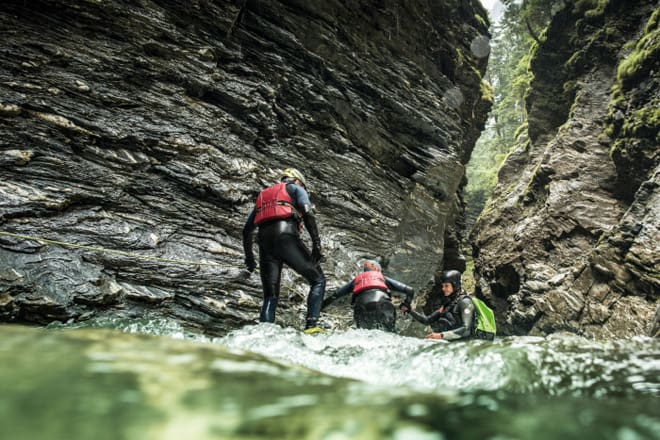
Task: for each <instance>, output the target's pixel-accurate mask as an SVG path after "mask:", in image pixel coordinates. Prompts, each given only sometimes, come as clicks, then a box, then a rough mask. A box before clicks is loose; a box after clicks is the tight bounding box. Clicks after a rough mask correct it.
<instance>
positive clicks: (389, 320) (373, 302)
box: [323, 277, 415, 332]
mask: <svg viewBox="0 0 660 440" xmlns="http://www.w3.org/2000/svg"><path fill="white" fill-rule="evenodd" d="M384 278H385V284H387V287H388V289H390V290H394V291H397V292H402V293H405V294H406V299H405V300H404V301H403V304H406V305H407V306H408V307H410V302H411V301H412V298H413V295H414V294H415V292H414V290H413V289H412V287H410V286H408V285H406V284H403V283H401V282H399V281H397V280H394V279H392V278H388V277H384ZM354 282H355V279H353V280H351V281H350V282H349V283H347V284H345V285H344V286H342V287H341V288H340V289H339V290H337V291H336V292H335V293H334V294H333V295H332V296H331V297H328V298H327V299H326V301H324V303H323V304H324V306H325V305H328V304H329V303H330V302H332V301H334V300H335V299H337V298H341V297H342V296H345V295H347V294H349V293H351V292H353V288H354ZM351 304H352V305H353V318H354V319H355V324H356V325H357V326H358V328H366V329H377V330H385V331H389V332H393V331H395V324H396V309H395V308H394V304H392V299H391V298H390V295H389V294H388V292H385V291H383V290H381V289H368V290H365V291H363V292H360V293H358V294H355V295H353V297H352V298H351Z"/></svg>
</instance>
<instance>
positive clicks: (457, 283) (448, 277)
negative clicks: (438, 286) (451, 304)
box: [440, 270, 461, 295]
mask: <svg viewBox="0 0 660 440" xmlns="http://www.w3.org/2000/svg"><path fill="white" fill-rule="evenodd" d="M440 282H441V283H443V284H444V283H449V284H451V286H452V287H453V288H454V295H458V294H459V293H460V292H461V273H460V272H459V271H457V270H448V271H446V272H443V273H442V278H441V279H440Z"/></svg>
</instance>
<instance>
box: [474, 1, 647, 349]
mask: <svg viewBox="0 0 660 440" xmlns="http://www.w3.org/2000/svg"><path fill="white" fill-rule="evenodd" d="M601 6H603V8H602V9H599V8H597V7H595V8H594V9H590V8H591V6H589V5H588V2H583V3H581V4H577V5H573V4H569V5H568V6H566V8H565V9H564V10H563V11H560V12H559V13H558V14H557V15H556V16H555V18H554V20H553V22H552V24H551V25H550V27H549V29H548V32H547V35H546V40H545V41H544V43H543V44H541V45H540V46H539V47H538V50H537V52H536V56H535V58H534V59H533V61H532V64H531V67H532V70H533V72H534V75H535V78H534V80H533V83H532V90H531V91H530V93H529V96H528V99H527V103H526V104H527V110H528V114H529V130H528V134H529V138H528V139H527V140H526V142H525V143H524V144H523V145H521V146H520V147H519V148H518V149H517V150H516V151H515V152H514V153H513V154H512V155H511V156H510V157H509V159H508V160H507V162H506V163H505V164H504V166H503V167H502V169H501V171H500V174H499V184H498V187H497V189H496V194H495V196H494V197H493V199H492V200H490V201H489V204H488V206H487V209H486V210H485V212H484V213H483V214H482V216H481V218H480V220H479V222H478V225H477V226H476V228H475V231H474V233H473V236H472V240H473V245H474V247H475V250H476V252H477V258H476V261H475V266H476V271H477V272H478V277H479V280H478V283H479V288H480V290H481V292H482V293H483V294H484V296H486V297H487V298H489V299H490V300H491V301H492V303H493V304H494V305H495V306H496V307H497V311H496V314H497V317H498V322H499V323H500V324H501V325H500V329H502V330H503V331H504V332H505V333H508V334H535V335H543V334H548V333H552V332H556V331H570V332H575V333H579V334H583V335H586V336H591V337H601V338H607V337H613V336H618V337H626V336H633V335H646V334H657V312H656V311H657V308H658V297H659V294H660V276H659V273H658V267H659V263H660V260H659V259H660V245H659V243H660V231H659V226H658V225H659V222H658V216H659V215H660V203H659V199H658V166H659V163H660V158H659V157H658V154H657V152H658V148H657V146H658V142H659V141H660V140H659V139H658V138H657V133H658V128H660V127H655V130H653V129H651V130H649V129H648V128H649V127H648V124H650V122H649V121H650V120H649V119H648V118H646V116H645V119H643V122H642V123H641V126H642V129H639V130H632V129H630V128H629V127H630V125H631V124H632V122H630V121H637V123H639V114H640V112H641V114H643V115H646V114H647V113H648V112H653V111H655V113H656V114H657V113H658V104H659V103H660V95H659V94H658V93H659V92H658V90H660V87H658V85H660V84H659V76H658V74H659V73H660V70H659V69H658V67H660V66H658V58H657V56H653V55H649V54H650V53H654V52H653V51H656V53H657V50H658V47H659V46H658V44H657V26H658V17H659V15H658V11H657V4H656V2H653V1H644V0H638V1H634V2H625V1H620V0H619V1H610V2H608V3H607V4H605V5H603V4H601ZM648 35H655V37H653V38H649V37H648ZM653 41H655V43H653ZM628 43H631V44H628ZM653 44H655V49H653V46H652V45H653ZM635 45H637V46H638V47H639V46H640V45H642V46H644V48H645V49H649V50H650V51H649V52H648V53H647V52H644V54H641V55H640V53H634V52H633V53H632V54H631V51H630V47H631V46H632V47H635ZM631 57H634V58H635V60H636V61H635V63H636V64H635V65H636V66H637V70H635V72H634V74H630V75H629V74H627V73H625V72H626V69H623V68H622V66H626V65H627V64H628V63H630V61H629V60H630V59H631ZM649 65H652V66H653V67H652V68H649ZM627 75H628V76H627ZM631 75H632V76H633V77H634V78H635V79H634V81H633V80H630V79H629V77H630V76H631ZM619 120H621V121H628V122H627V124H628V125H626V123H622V122H621V121H619ZM617 121H619V122H617ZM658 121H660V119H658ZM656 123H657V122H656ZM645 124H646V125H645ZM651 145H653V146H654V147H652V148H650V146H651ZM617 151H619V152H620V153H617ZM651 151H653V153H651ZM623 152H628V153H629V154H624V153H623ZM631 155H632V156H636V157H639V156H644V157H645V158H647V159H648V160H646V161H637V162H635V165H633V164H632V161H628V162H626V160H627V159H626V158H627V157H630V156H631ZM631 174H634V175H635V179H631V178H630V176H631ZM654 314H655V315H656V318H655V321H656V324H655V330H652V326H653V325H654V324H653V319H654V318H653V316H654Z"/></svg>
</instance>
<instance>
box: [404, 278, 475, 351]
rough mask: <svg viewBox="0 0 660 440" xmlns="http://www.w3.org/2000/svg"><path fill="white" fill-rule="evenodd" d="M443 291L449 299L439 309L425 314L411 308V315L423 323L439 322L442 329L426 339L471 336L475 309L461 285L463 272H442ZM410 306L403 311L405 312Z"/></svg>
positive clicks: (451, 338)
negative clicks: (427, 314)
mask: <svg viewBox="0 0 660 440" xmlns="http://www.w3.org/2000/svg"><path fill="white" fill-rule="evenodd" d="M441 283H442V293H443V295H444V297H445V299H446V300H447V302H446V304H445V305H443V306H441V307H440V308H439V309H438V310H436V311H435V312H433V313H432V314H430V315H429V316H425V315H423V314H421V313H417V312H415V311H414V310H410V315H411V316H412V317H413V318H414V319H415V320H417V321H419V322H421V323H422V324H434V323H437V324H438V325H439V326H440V327H441V328H442V331H440V332H433V333H430V334H428V335H427V336H426V339H446V340H448V341H449V340H455V339H463V338H469V337H471V336H472V335H473V333H474V330H475V328H474V325H475V309H474V304H473V303H472V300H471V299H470V297H469V296H468V294H467V293H466V292H465V291H463V289H462V287H461V273H460V272H459V271H457V270H449V271H446V272H444V273H443V274H442V278H441ZM408 310H409V307H408V308H406V309H405V310H404V309H402V311H403V312H404V313H405V312H407V311H408Z"/></svg>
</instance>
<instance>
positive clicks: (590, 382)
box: [0, 320, 660, 440]
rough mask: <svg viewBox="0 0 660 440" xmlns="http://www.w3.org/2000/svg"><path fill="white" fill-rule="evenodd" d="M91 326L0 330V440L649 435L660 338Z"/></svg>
mask: <svg viewBox="0 0 660 440" xmlns="http://www.w3.org/2000/svg"><path fill="white" fill-rule="evenodd" d="M91 327H94V328H77V329H73V328H69V329H55V328H53V329H45V330H35V329H29V328H24V327H17V326H0V385H1V386H2V393H3V394H2V397H3V398H2V399H0V435H1V436H2V438H21V439H22V438H30V439H33V438H34V439H37V438H48V439H58V438H67V439H77V438H81V439H82V438H85V439H87V438H99V439H104V438H108V439H117V438H122V439H124V438H125V439H134V438H135V439H180V438H195V439H216V438H217V439H226V438H231V439H261V438H263V439H326V440H338V439H396V440H403V439H422V440H424V439H434V440H437V439H456V438H458V439H460V438H469V439H472V438H480V439H481V438H484V439H486V438H489V439H556V438H562V439H563V438H579V439H625V440H627V439H658V438H660V434H659V433H660V412H659V411H658V397H659V395H660V344H659V343H658V341H656V340H651V339H646V338H638V339H631V340H618V341H590V340H585V339H582V338H578V337H574V336H554V337H548V338H535V337H511V338H502V339H499V340H496V341H494V342H486V341H469V342H458V343H442V342H435V341H429V340H423V339H417V338H411V337H403V336H399V335H395V334H390V333H383V332H380V331H370V330H348V331H345V332H335V333H330V334H321V335H314V336H312V335H306V334H303V333H301V332H299V331H297V330H294V329H291V328H281V327H279V326H276V325H272V324H260V325H253V326H247V327H244V328H242V329H240V330H236V331H233V332H231V333H229V334H228V335H226V336H225V337H222V338H215V339H211V338H208V337H203V336H200V335H196V334H194V333H191V332H189V331H184V330H183V329H182V328H180V327H179V326H178V325H176V324H173V323H172V322H171V321H167V320H158V321H148V320H145V321H137V322H136V321H121V320H108V321H105V322H96V323H93V324H91ZM96 327H112V328H114V330H111V329H107V328H105V329H104V328H96ZM117 330H121V331H117ZM146 333H149V335H147V334H146ZM35 421H38V423H35Z"/></svg>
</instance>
